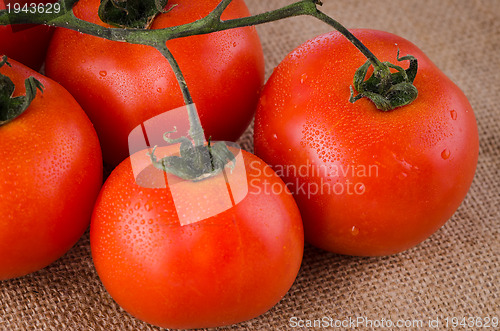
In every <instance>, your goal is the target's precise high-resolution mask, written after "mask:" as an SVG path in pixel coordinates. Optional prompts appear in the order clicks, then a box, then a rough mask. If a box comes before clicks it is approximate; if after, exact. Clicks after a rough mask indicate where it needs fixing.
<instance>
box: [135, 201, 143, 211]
mask: <svg viewBox="0 0 500 331" xmlns="http://www.w3.org/2000/svg"><path fill="white" fill-rule="evenodd" d="M139 208H141V204H140V203H139V202H138V203H136V204H135V206H134V209H135V210H139Z"/></svg>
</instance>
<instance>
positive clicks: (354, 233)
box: [351, 226, 359, 236]
mask: <svg viewBox="0 0 500 331" xmlns="http://www.w3.org/2000/svg"><path fill="white" fill-rule="evenodd" d="M351 234H352V235H353V236H357V235H358V234H359V229H358V228H357V227H356V226H353V227H352V228H351Z"/></svg>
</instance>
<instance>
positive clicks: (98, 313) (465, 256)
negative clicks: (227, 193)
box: [0, 0, 500, 331]
mask: <svg viewBox="0 0 500 331" xmlns="http://www.w3.org/2000/svg"><path fill="white" fill-rule="evenodd" d="M292 2H293V1H292V0H272V1H269V0H268V1H262V0H247V4H248V7H249V9H250V11H251V12H252V13H253V14H256V13H260V12H263V11H266V10H270V9H276V8H278V7H280V6H283V5H286V4H290V3H292ZM322 10H323V11H324V12H326V13H327V14H329V15H330V16H332V17H334V18H336V19H337V20H338V21H340V22H341V23H343V24H344V25H345V26H346V27H348V28H373V29H379V30H385V31H389V32H392V33H395V34H398V35H400V36H402V37H404V38H406V39H408V40H410V41H412V42H413V43H414V44H416V45H417V46H419V47H420V48H421V49H422V50H423V51H424V52H425V53H427V55H428V56H429V58H430V59H431V60H433V61H434V62H435V63H436V64H437V66H438V67H439V68H440V69H441V70H442V71H444V73H445V74H446V75H448V76H449V77H450V78H451V79H452V80H453V81H454V82H455V83H456V84H457V85H458V86H459V87H460V88H461V89H462V90H463V91H464V92H465V94H466V95H467V97H468V98H469V100H470V103H471V104H472V107H473V108H474V111H475V114H476V117H477V122H478V127H479V136H480V137H479V138H480V154H479V163H478V166H477V173H476V177H475V179H474V182H473V184H472V187H471V189H470V191H469V194H468V195H467V197H466V199H465V201H464V202H463V203H462V205H461V206H460V208H459V209H458V211H457V212H456V213H455V215H454V216H453V217H452V218H451V219H450V220H449V221H448V222H447V223H446V224H445V225H444V227H442V228H441V229H440V230H439V231H437V232H436V233H435V234H433V235H432V236H431V237H430V238H429V239H427V240H426V241H425V242H423V243H421V244H420V245H418V246H417V247H415V248H413V249H410V250H408V251H406V252H403V253H400V254H397V255H393V256H388V257H377V258H362V257H346V256H339V255H335V254H331V253H327V252H324V251H321V250H319V249H316V248H314V247H311V246H309V245H306V247H305V252H304V260H303V264H302V268H301V270H300V273H299V275H298V277H297V280H296V281H295V284H294V285H293V287H292V288H291V289H290V291H289V292H288V294H287V295H286V296H285V297H284V298H283V300H281V301H280V302H279V303H278V304H277V305H276V306H275V307H274V308H273V309H271V310H270V311H269V312H267V313H266V314H264V315H262V316H260V317H258V318H255V319H253V320H251V321H248V322H244V323H241V324H238V325H234V326H231V327H225V328H221V329H222V330H290V329H292V327H293V326H294V325H295V324H294V321H298V320H301V321H303V322H306V321H308V320H309V321H313V320H322V321H324V320H327V321H329V319H331V320H333V321H335V320H338V321H343V320H349V319H352V320H356V319H358V318H365V319H367V320H371V321H372V322H374V323H375V325H376V323H377V322H376V321H381V320H382V319H384V320H388V319H390V320H391V321H394V322H397V321H400V320H401V321H405V320H411V321H413V320H415V321H422V322H423V326H424V327H422V328H419V327H418V325H417V326H415V327H412V328H403V329H408V330H409V329H412V330H415V329H429V326H428V321H429V320H436V319H438V320H439V323H440V324H439V325H440V328H439V329H443V328H444V323H445V322H446V320H445V319H446V318H449V319H450V320H449V321H451V318H452V317H457V318H463V317H465V318H482V319H483V321H485V318H488V317H489V318H493V317H500V308H499V307H500V298H499V289H500V286H499V279H500V266H499V264H500V261H499V253H500V243H499V231H498V230H499V224H500V222H499V219H500V188H499V184H500V183H499V179H500V170H499V168H500V108H499V104H500V102H499V99H500V74H499V73H500V56H499V55H498V53H497V52H498V51H499V50H500V1H499V0H403V1H392V0H371V1H366V0H324V5H323V7H322ZM330 30H331V28H329V27H328V26H327V25H325V24H324V23H321V22H319V21H317V20H315V19H313V18H306V17H300V18H290V19H287V20H285V21H280V22H274V23H269V24H267V25H263V26H260V27H259V28H258V31H259V33H260V37H261V40H262V45H263V48H264V53H265V58H266V78H267V77H269V75H270V74H271V72H272V69H273V68H274V67H275V66H276V65H277V64H278V63H279V62H280V61H281V60H282V59H283V58H284V57H285V55H286V54H288V53H289V52H290V51H291V50H292V49H294V48H295V47H297V46H299V45H300V44H301V43H303V42H304V41H306V40H308V39H311V38H313V37H315V36H317V35H319V34H322V33H325V32H328V31H330ZM251 133H252V131H251V129H249V130H248V131H247V133H246V134H245V136H244V137H243V138H242V139H241V140H240V143H241V145H242V147H243V148H246V149H248V150H252V138H251ZM351 326H352V325H351ZM316 329H320V328H316ZM325 329H326V328H325ZM329 329H335V327H333V328H329ZM338 329H341V328H338ZM342 329H346V328H342ZM347 329H349V327H347ZM358 329H366V328H364V327H359V328H358ZM386 329H388V328H386ZM490 329H491V328H490ZM0 330H2V331H3V330H160V329H159V328H157V327H154V326H151V325H148V324H146V323H144V322H141V321H139V320H137V319H135V318H133V317H132V316H130V315H129V314H127V313H126V312H125V311H123V310H122V309H121V308H120V307H119V306H118V305H117V304H116V303H115V302H114V301H113V299H112V298H111V297H110V296H109V295H108V294H107V292H106V290H105V289H104V287H103V286H102V284H101V282H100V281H99V278H98V276H97V274H96V272H95V269H94V267H93V264H92V258H91V254H90V246H89V236H88V232H87V233H86V234H85V235H84V236H83V237H82V238H81V240H80V241H79V242H78V243H77V244H76V245H75V247H73V248H72V249H71V250H70V251H69V252H68V253H67V254H66V255H64V256H63V257H62V258H61V259H59V260H58V261H56V262H55V263H53V264H52V265H50V266H49V267H47V268H45V269H43V270H41V271H38V272H36V273H34V274H31V275H28V276H25V277H22V278H18V279H13V280H8V281H2V282H0Z"/></svg>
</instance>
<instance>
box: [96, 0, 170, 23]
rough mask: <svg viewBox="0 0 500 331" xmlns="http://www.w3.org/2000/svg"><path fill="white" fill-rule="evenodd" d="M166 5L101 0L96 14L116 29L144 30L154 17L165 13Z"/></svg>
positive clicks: (160, 0) (162, 1)
mask: <svg viewBox="0 0 500 331" xmlns="http://www.w3.org/2000/svg"><path fill="white" fill-rule="evenodd" d="M166 5H167V0H102V1H101V4H100V6H99V10H98V14H99V17H100V18H101V20H102V21H103V22H106V23H108V24H111V25H113V26H116V27H121V28H133V29H144V28H148V27H149V26H150V25H151V23H152V22H153V20H154V18H155V17H156V15H158V14H160V13H165V12H166V11H165V10H164V8H165V6H166ZM172 8H173V7H172Z"/></svg>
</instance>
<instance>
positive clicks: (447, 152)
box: [441, 148, 451, 160]
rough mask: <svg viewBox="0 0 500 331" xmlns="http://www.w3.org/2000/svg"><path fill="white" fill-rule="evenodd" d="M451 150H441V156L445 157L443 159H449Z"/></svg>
mask: <svg viewBox="0 0 500 331" xmlns="http://www.w3.org/2000/svg"><path fill="white" fill-rule="evenodd" d="M450 154H451V153H450V150H449V149H447V148H445V149H444V150H443V151H442V152H441V157H442V158H443V160H447V159H448V158H449V157H450Z"/></svg>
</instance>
